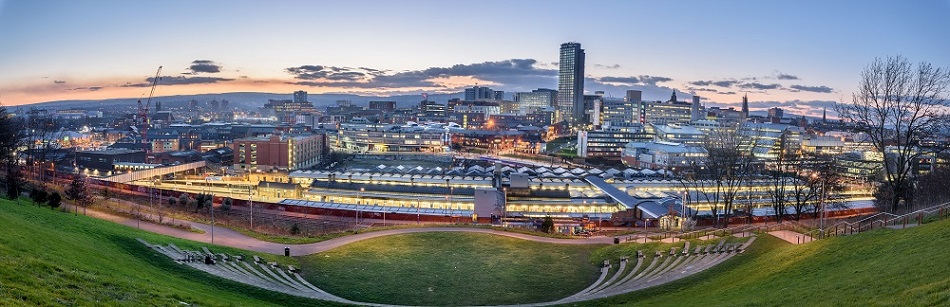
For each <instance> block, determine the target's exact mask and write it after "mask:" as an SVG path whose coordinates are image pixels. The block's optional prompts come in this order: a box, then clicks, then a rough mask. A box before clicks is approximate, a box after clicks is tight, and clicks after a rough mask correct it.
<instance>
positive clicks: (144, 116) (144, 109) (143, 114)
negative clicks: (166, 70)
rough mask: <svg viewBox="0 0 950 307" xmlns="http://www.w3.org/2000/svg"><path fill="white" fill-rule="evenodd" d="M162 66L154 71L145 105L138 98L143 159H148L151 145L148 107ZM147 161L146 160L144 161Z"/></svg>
mask: <svg viewBox="0 0 950 307" xmlns="http://www.w3.org/2000/svg"><path fill="white" fill-rule="evenodd" d="M161 73H162V67H161V66H159V67H158V71H156V72H155V78H152V90H151V91H149V92H148V99H146V100H145V105H142V100H141V99H139V101H138V103H139V120H141V121H142V129H140V130H139V133H141V134H142V144H143V145H144V147H145V159H146V160H148V154H150V153H152V148H151V147H152V146H149V144H148V125H149V120H148V108H149V106H151V105H152V95H154V94H155V87H156V86H158V80H159V79H160V78H161V77H160V75H161ZM146 162H148V161H146Z"/></svg>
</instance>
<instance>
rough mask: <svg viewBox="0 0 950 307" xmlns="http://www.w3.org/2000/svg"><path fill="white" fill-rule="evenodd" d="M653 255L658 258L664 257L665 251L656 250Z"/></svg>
mask: <svg viewBox="0 0 950 307" xmlns="http://www.w3.org/2000/svg"><path fill="white" fill-rule="evenodd" d="M653 257H657V258H660V257H663V253H661V252H660V251H656V254H654V255H653Z"/></svg>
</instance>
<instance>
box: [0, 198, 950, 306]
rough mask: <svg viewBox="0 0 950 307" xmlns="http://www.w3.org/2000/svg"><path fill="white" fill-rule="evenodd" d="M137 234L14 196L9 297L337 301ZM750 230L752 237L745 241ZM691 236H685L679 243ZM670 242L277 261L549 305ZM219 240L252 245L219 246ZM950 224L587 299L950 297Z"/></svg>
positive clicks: (399, 248) (455, 237)
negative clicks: (181, 257) (225, 269)
mask: <svg viewBox="0 0 950 307" xmlns="http://www.w3.org/2000/svg"><path fill="white" fill-rule="evenodd" d="M135 238H143V239H145V240H148V241H150V242H152V243H158V244H168V243H175V244H176V245H178V246H181V247H184V248H186V249H198V248H200V247H201V246H207V244H202V243H195V242H190V241H185V240H180V239H174V238H170V237H166V236H162V235H156V234H152V233H148V232H144V231H140V230H137V229H134V228H129V227H126V226H123V225H119V224H114V223H111V222H107V221H101V220H97V219H93V218H89V217H84V216H81V215H80V216H75V215H73V214H72V213H63V212H60V211H53V210H50V209H49V208H47V207H43V208H39V207H36V206H33V205H30V204H29V201H26V200H21V201H20V203H19V204H18V203H14V202H11V201H8V200H5V199H3V200H0V306H52V305H56V306H59V305H79V306H88V305H107V306H112V305H124V306H184V304H189V305H199V306H269V305H283V306H286V305H291V306H326V305H333V304H332V303H329V302H324V301H315V300H310V299H305V298H298V297H294V296H289V295H285V294H280V293H276V292H270V291H266V290H262V289H258V288H255V287H251V286H246V285H243V284H240V283H236V282H231V281H228V280H225V279H221V278H217V277H214V276H211V275H208V274H205V273H203V272H200V271H197V270H193V269H190V268H188V267H185V266H181V265H178V264H176V263H174V262H172V261H171V260H170V259H168V258H167V257H166V256H163V255H159V254H157V253H155V252H153V251H151V250H149V249H148V248H146V247H145V246H144V245H142V244H141V243H139V242H137V241H135ZM733 240H741V239H733ZM673 245H675V246H681V245H682V243H674V244H673ZM669 246H670V245H669V244H663V245H661V244H657V243H651V244H643V245H640V244H622V245H611V246H584V245H582V246H574V245H551V244H543V243H535V242H528V241H523V240H518V239H513V238H507V237H500V236H493V235H487V234H473V233H418V234H407V235H396V236H388V237H381V238H375V239H371V240H366V241H361V242H358V243H354V244H351V245H347V246H344V247H340V248H337V249H334V250H331V251H328V252H324V253H321V254H316V255H311V256H306V257H299V258H286V257H279V256H273V255H264V254H258V255H260V256H261V257H263V258H265V260H267V261H278V262H281V263H283V264H293V265H297V266H300V267H302V268H303V269H304V270H303V271H304V272H305V274H307V275H306V276H307V278H308V279H310V280H311V281H312V282H313V283H314V284H316V285H319V286H320V287H322V288H323V289H325V290H327V291H328V292H330V293H333V294H336V295H339V296H343V297H346V298H350V299H355V300H360V301H367V302H385V303H394V304H415V305H463V304H464V305H469V304H471V305H478V304H506V303H524V302H541V301H550V300H556V299H558V298H561V297H564V296H568V295H571V294H573V293H575V292H577V291H579V290H581V289H583V288H585V287H586V286H587V285H589V284H590V283H591V282H592V281H593V280H594V279H595V278H596V275H597V273H596V272H597V269H596V266H595V265H594V264H595V263H599V262H600V261H601V260H602V259H611V260H612V261H616V259H617V258H619V257H620V256H623V255H632V254H633V253H634V251H635V250H636V249H643V250H648V251H649V250H655V249H664V250H665V249H667V248H669ZM209 248H211V249H212V250H215V251H221V252H227V253H235V254H245V255H248V252H246V251H240V250H235V249H231V248H224V247H214V246H210V247H209ZM947 255H950V220H944V221H938V222H933V223H930V224H926V225H923V226H918V227H913V228H910V229H904V230H890V229H882V230H875V231H871V232H867V233H862V234H860V235H855V236H850V237H836V238H831V239H827V240H822V241H816V242H812V243H808V244H804V245H790V244H788V243H785V242H784V241H780V240H778V239H775V238H773V237H771V236H767V235H763V236H760V237H759V238H758V239H757V241H756V244H753V245H752V246H751V247H750V249H749V250H748V251H747V252H746V253H744V254H741V255H739V256H736V257H733V258H732V259H730V260H728V261H726V262H724V263H723V264H721V265H719V266H716V267H714V268H712V269H710V270H708V271H705V272H702V273H699V274H696V275H693V276H691V277H687V278H684V279H681V280H678V281H675V282H672V283H669V284H666V285H662V286H659V287H654V288H651V289H646V290H644V291H639V292H634V293H629V294H625V295H621V296H617V297H611V298H607V299H603V300H598V301H593V302H582V303H580V304H577V305H583V306H615V305H647V306H669V305H678V306H737V305H738V306H759V305H768V306H774V305H783V306H829V305H835V306H841V305H844V306H859V305H860V306H865V305H886V306H895V305H900V306H948V305H950V261H948V259H950V258H948V256H947Z"/></svg>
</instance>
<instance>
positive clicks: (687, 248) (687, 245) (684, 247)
mask: <svg viewBox="0 0 950 307" xmlns="http://www.w3.org/2000/svg"><path fill="white" fill-rule="evenodd" d="M688 255H689V241H686V246H683V256H688Z"/></svg>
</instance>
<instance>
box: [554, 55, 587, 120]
mask: <svg viewBox="0 0 950 307" xmlns="http://www.w3.org/2000/svg"><path fill="white" fill-rule="evenodd" d="M558 65H559V66H560V67H559V69H558V93H557V113H558V116H557V120H558V121H566V122H567V123H568V124H571V125H574V124H579V123H581V122H583V118H584V49H581V44H580V43H574V42H571V43H564V44H561V55H560V61H559V62H558Z"/></svg>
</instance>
